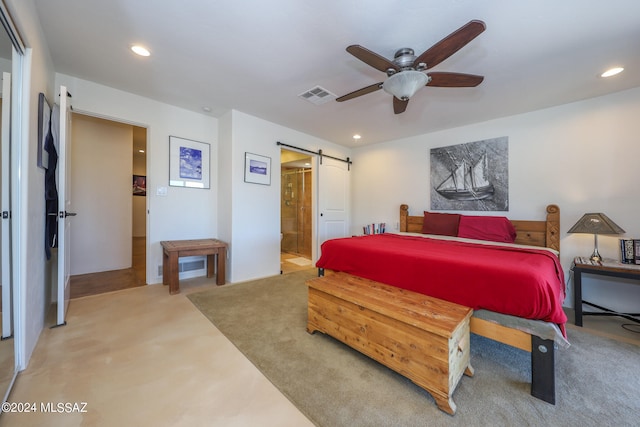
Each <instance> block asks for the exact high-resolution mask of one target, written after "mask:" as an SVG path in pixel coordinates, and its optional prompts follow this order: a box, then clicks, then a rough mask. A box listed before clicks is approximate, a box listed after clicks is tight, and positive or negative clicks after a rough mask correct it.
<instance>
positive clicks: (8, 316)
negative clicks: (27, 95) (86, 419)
mask: <svg viewBox="0 0 640 427" xmlns="http://www.w3.org/2000/svg"><path fill="white" fill-rule="evenodd" d="M0 126H1V135H0V140H1V141H0V143H1V144H2V154H0V161H1V165H0V189H1V191H2V196H1V197H2V200H1V203H2V207H1V208H0V209H1V211H2V231H1V233H2V234H1V236H0V237H2V247H1V249H0V250H1V251H2V264H1V267H0V268H1V269H2V270H1V271H2V275H1V279H0V280H2V281H1V282H0V284H2V338H9V337H10V336H11V335H13V310H12V307H11V306H12V298H11V190H10V188H11V183H10V178H9V177H10V176H11V175H10V173H11V153H10V148H9V147H10V146H11V140H10V139H11V132H10V129H11V74H9V73H2V124H1V125H0Z"/></svg>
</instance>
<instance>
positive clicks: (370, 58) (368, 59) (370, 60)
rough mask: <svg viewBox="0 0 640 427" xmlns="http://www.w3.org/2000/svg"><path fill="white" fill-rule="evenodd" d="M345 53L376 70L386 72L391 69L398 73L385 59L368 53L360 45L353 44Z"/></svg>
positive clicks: (396, 68) (367, 50) (368, 51)
mask: <svg viewBox="0 0 640 427" xmlns="http://www.w3.org/2000/svg"><path fill="white" fill-rule="evenodd" d="M347 52H349V53H350V54H351V55H353V56H355V57H356V58H358V59H359V60H360V61H362V62H364V63H365V64H368V65H370V66H372V67H373V68H375V69H376V70H379V71H382V72H383V73H384V72H386V71H387V70H388V69H389V68H393V69H394V70H396V71H399V69H398V67H397V66H396V65H395V64H394V63H393V62H391V61H389V60H388V59H387V58H385V57H382V56H380V55H378V54H377V53H375V52H372V51H370V50H369V49H367V48H366V47H362V46H360V45H357V44H354V45H351V46H349V47H347Z"/></svg>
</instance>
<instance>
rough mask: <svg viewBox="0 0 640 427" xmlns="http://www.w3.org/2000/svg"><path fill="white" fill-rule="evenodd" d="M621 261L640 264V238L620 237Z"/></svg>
mask: <svg viewBox="0 0 640 427" xmlns="http://www.w3.org/2000/svg"><path fill="white" fill-rule="evenodd" d="M620 262H622V263H624V264H640V239H620Z"/></svg>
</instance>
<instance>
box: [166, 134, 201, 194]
mask: <svg viewBox="0 0 640 427" xmlns="http://www.w3.org/2000/svg"><path fill="white" fill-rule="evenodd" d="M210 149H211V146H210V145H209V144H207V143H205V142H198V141H193V140H190V139H185V138H179V137H177V136H169V185H172V186H174V187H188V188H210V187H209V173H210V172H211V171H210V154H209V153H210Z"/></svg>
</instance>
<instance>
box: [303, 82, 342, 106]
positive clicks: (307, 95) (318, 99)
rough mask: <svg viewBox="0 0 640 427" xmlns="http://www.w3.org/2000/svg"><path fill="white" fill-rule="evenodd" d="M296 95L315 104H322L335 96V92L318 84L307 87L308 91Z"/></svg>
mask: <svg viewBox="0 0 640 427" xmlns="http://www.w3.org/2000/svg"><path fill="white" fill-rule="evenodd" d="M298 96H299V97H300V98H302V99H306V100H307V101H309V102H311V103H312V104H316V105H322V104H324V103H326V102H329V101H331V100H332V99H336V98H337V97H336V95H335V94H333V93H331V92H329V91H328V90H326V89H325V88H323V87H320V86H316V87H314V88H313V89H309V90H308V91H306V92H303V93H301V94H300V95H298Z"/></svg>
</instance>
